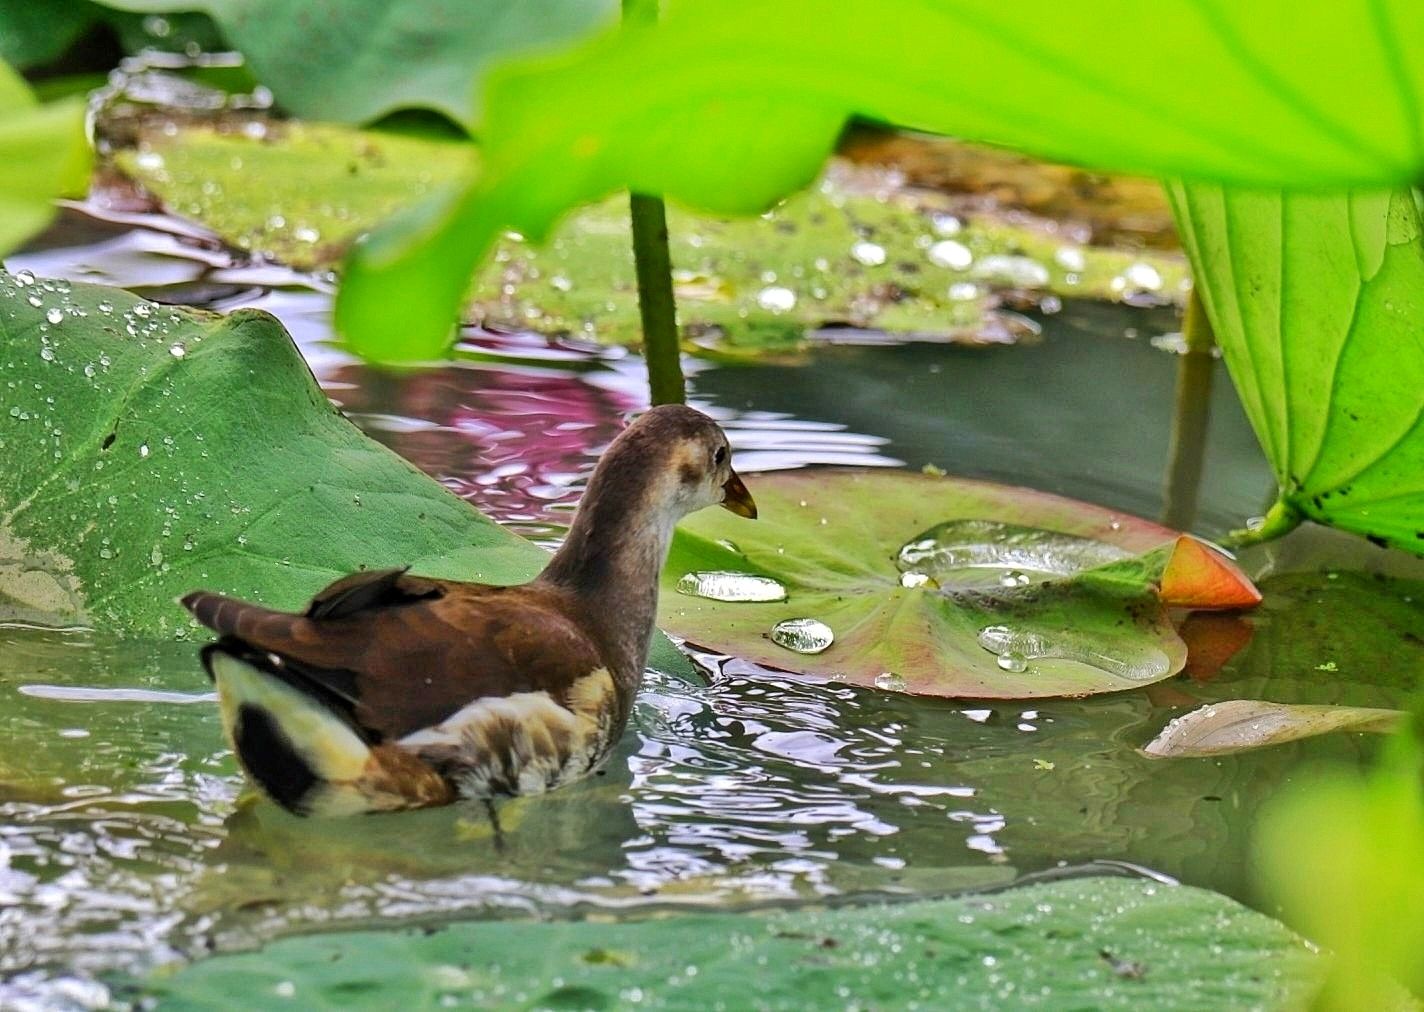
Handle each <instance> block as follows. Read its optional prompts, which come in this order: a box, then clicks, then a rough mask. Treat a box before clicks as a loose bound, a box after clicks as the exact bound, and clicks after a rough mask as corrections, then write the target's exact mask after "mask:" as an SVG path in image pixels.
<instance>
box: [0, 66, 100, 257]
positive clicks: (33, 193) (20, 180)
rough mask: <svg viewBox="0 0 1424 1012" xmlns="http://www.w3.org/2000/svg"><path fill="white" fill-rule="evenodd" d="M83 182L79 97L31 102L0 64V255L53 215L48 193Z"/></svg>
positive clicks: (85, 150) (78, 188) (85, 165)
mask: <svg viewBox="0 0 1424 1012" xmlns="http://www.w3.org/2000/svg"><path fill="white" fill-rule="evenodd" d="M88 183H89V144H88V142H87V141H86V140H85V139H84V102H83V100H82V99H80V98H69V99H64V100H61V101H58V102H53V103H51V104H49V105H40V104H39V103H38V102H36V101H35V97H34V95H32V94H31V93H30V89H29V87H28V86H27V85H26V84H25V82H24V81H23V80H22V79H21V78H20V76H19V75H18V74H16V73H15V72H14V71H13V70H11V69H10V68H9V67H8V66H6V65H5V64H4V63H0V256H3V255H4V254H6V253H8V252H10V251H11V250H12V249H14V248H15V247H16V246H18V245H20V243H22V242H24V241H25V240H26V239H28V238H30V236H32V235H34V234H35V233H36V232H38V231H40V229H42V228H44V227H45V225H47V224H49V220H50V218H52V217H53V216H54V198H55V197H57V196H66V195H74V194H80V193H83V192H84V190H85V188H86V187H87V186H88Z"/></svg>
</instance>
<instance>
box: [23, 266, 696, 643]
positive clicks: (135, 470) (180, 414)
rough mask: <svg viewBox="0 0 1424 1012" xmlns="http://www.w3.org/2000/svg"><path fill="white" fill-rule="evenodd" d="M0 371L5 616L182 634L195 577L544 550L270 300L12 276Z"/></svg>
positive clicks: (479, 565)
mask: <svg viewBox="0 0 1424 1012" xmlns="http://www.w3.org/2000/svg"><path fill="white" fill-rule="evenodd" d="M0 379H3V380H4V386H3V387H0V452H2V453H3V455H4V460H5V470H4V473H3V475H0V618H4V617H10V618H21V619H27V620H33V621H43V622H50V623H53V622H67V623H76V622H82V623H87V624H91V625H94V626H96V627H100V628H103V629H105V630H106V631H115V632H127V633H141V634H165V635H172V634H175V633H180V634H181V633H183V632H185V631H187V630H189V629H190V628H191V627H190V625H189V620H188V618H187V616H186V615H185V614H184V613H183V612H182V610H181V609H179V608H178V607H177V605H176V604H175V603H174V599H175V598H176V597H178V596H179V595H181V594H183V593H185V592H186V591H189V590H192V589H194V588H196V587H206V588H210V589H213V590H218V591H223V592H226V593H232V594H239V595H242V596H244V597H249V598H253V599H256V600H259V601H263V602H264V603H267V604H270V605H273V606H277V607H288V608H290V607H296V606H299V605H301V604H302V603H303V602H304V601H305V599H306V598H308V597H309V596H310V595H311V594H312V593H313V592H315V591H316V590H318V589H319V588H320V587H321V586H323V585H324V584H325V583H327V582H328V581H330V580H332V579H335V578H336V577H338V576H340V575H342V574H343V573H346V572H349V571H350V570H352V569H354V568H356V567H357V566H367V567H382V566H393V565H404V564H410V565H412V566H413V568H414V569H415V570H416V571H417V572H422V573H426V574H429V575H433V576H444V577H454V578H458V579H470V580H481V581H488V582H494V583H515V582H520V581H522V580H525V579H528V578H529V577H530V576H532V575H533V574H534V573H536V572H538V570H539V569H540V568H541V566H542V564H543V562H544V560H545V559H546V558H547V556H546V555H545V553H544V552H543V551H542V550H541V549H539V548H538V547H537V546H535V545H533V544H531V543H530V542H528V541H525V540H524V539H522V538H520V537H518V536H516V535H514V534H512V533H510V532H508V531H505V530H503V529H502V528H500V527H499V526H498V525H497V524H495V523H494V522H493V521H491V520H489V519H488V518H486V517H485V516H483V515H482V514H480V513H479V512H477V511H476V510H474V509H473V508H471V507H470V506H469V505H468V504H467V503H465V502H463V501H462V500H460V499H458V498H457V497H455V496H454V495H452V494H451V493H449V492H448V491H446V490H445V489H444V488H442V487H441V486H440V485H439V484H438V483H437V482H435V481H433V480H432V479H430V478H428V477H426V476H425V475H422V474H421V473H420V472H418V471H417V470H416V469H415V468H414V467H413V466H411V465H410V464H408V463H406V462H405V461H404V460H402V459H401V458H400V457H398V456H396V455H395V454H393V453H391V452H390V451H389V450H387V449H385V448H384V447H382V446H380V445H379V444H377V443H375V442H374V441H372V440H370V439H368V438H366V437H365V436H363V435H362V434H361V433H360V432H359V431H358V430H357V429H356V428H355V427H354V426H353V425H351V424H350V423H349V422H348V421H347V420H346V419H345V418H344V417H342V415H341V413H340V412H339V411H337V410H336V409H335V408H334V407H333V406H332V405H331V403H330V402H329V401H328V400H327V398H326V396H325V395H324V394H323V393H322V392H321V390H320V389H319V388H318V387H317V385H316V382H315V380H314V379H313V378H312V375H311V373H310V371H309V370H308V369H307V367H306V364H305V363H304V362H303V361H302V359H301V356H300V354H299V353H298V352H297V349H296V347H295V346H294V345H293V344H292V341H291V338H290V337H288V335H287V333H286V331H284V330H283V329H282V327H281V325H280V324H278V323H277V322H276V321H275V320H273V319H272V318H271V317H270V316H267V315H266V314H265V313H260V312H254V311H239V312H235V313H233V314H231V315H230V316H218V315H215V314H212V313H204V312H198V311H192V310H180V309H174V308H170V307H165V306H158V305H155V304H153V303H150V302H147V301H145V300H143V299H140V298H136V297H135V296H132V295H130V294H128V293H127V292H123V291H120V290H117V289H111V288H101V287H97V286H90V285H75V286H73V288H72V289H71V288H70V286H69V285H68V284H67V283H65V282H51V281H44V280H37V279H34V278H33V277H31V276H30V275H28V274H23V273H22V274H19V275H14V276H11V275H0ZM658 663H659V664H660V665H662V664H673V665H677V664H678V663H679V658H678V656H677V654H676V651H674V650H672V649H671V648H670V647H669V646H666V645H665V646H663V647H662V648H660V650H659V657H658Z"/></svg>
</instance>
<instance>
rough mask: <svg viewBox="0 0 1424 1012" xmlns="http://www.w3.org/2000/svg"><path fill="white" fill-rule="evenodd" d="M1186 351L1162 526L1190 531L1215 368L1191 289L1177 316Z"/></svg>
mask: <svg viewBox="0 0 1424 1012" xmlns="http://www.w3.org/2000/svg"><path fill="white" fill-rule="evenodd" d="M1182 337H1183V338H1184V339H1185V341H1186V345H1187V350H1186V352H1185V353H1184V354H1183V355H1182V356H1181V360H1180V361H1179V362H1178V363H1177V393H1176V400H1175V402H1174V405H1173V408H1172V441H1171V444H1170V446H1169V448H1168V451H1167V461H1168V463H1167V480H1166V487H1165V488H1164V490H1163V495H1162V498H1163V509H1162V524H1163V526H1166V527H1171V528H1172V529H1173V530H1178V531H1185V530H1189V529H1190V528H1191V526H1192V524H1193V523H1195V522H1196V518H1197V499H1198V493H1199V492H1200V489H1201V478H1202V470H1203V468H1204V464H1205V460H1206V433H1207V427H1208V423H1209V422H1210V421H1211V383H1212V374H1213V373H1214V372H1215V369H1216V354H1215V351H1216V335H1215V334H1213V333H1212V329H1211V321H1210V320H1208V319H1207V315H1206V307H1205V306H1203V305H1202V301H1201V296H1200V295H1198V294H1197V291H1196V289H1195V288H1193V289H1192V293H1191V296H1190V297H1189V298H1188V300H1187V308H1186V312H1185V313H1184V314H1183V316H1182Z"/></svg>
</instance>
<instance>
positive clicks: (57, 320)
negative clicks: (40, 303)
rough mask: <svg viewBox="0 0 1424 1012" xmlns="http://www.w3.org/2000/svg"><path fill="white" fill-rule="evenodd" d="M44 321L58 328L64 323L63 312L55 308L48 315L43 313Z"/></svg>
mask: <svg viewBox="0 0 1424 1012" xmlns="http://www.w3.org/2000/svg"><path fill="white" fill-rule="evenodd" d="M45 319H46V320H48V321H49V322H50V323H51V324H53V325H54V326H56V327H58V326H59V325H60V324H61V323H63V322H64V310H62V309H60V308H59V307H58V306H56V307H55V308H53V309H51V310H50V311H49V312H48V313H45Z"/></svg>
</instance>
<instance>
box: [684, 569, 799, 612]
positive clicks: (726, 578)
mask: <svg viewBox="0 0 1424 1012" xmlns="http://www.w3.org/2000/svg"><path fill="white" fill-rule="evenodd" d="M677 592H678V593H679V594H686V595H687V596H688V597H706V598H710V599H711V600H713V601H733V602H736V603H739V604H744V603H751V602H758V601H785V600H786V588H785V587H783V586H782V585H781V584H779V583H777V582H776V581H775V580H773V579H772V578H771V577H769V576H756V575H755V574H753V573H730V572H723V571H712V572H705V573H688V574H686V575H685V576H683V578H682V579H680V580H678V581H677Z"/></svg>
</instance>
